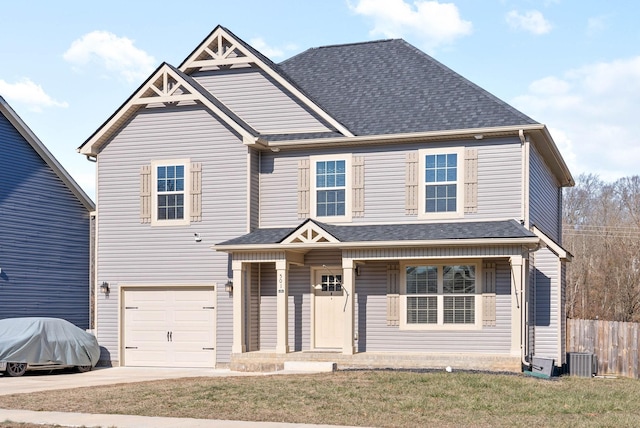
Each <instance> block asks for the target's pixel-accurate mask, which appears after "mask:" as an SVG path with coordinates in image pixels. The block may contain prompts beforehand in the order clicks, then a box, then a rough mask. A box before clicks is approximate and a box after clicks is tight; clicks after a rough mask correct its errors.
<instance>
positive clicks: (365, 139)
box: [267, 124, 545, 148]
mask: <svg viewBox="0 0 640 428" xmlns="http://www.w3.org/2000/svg"><path fill="white" fill-rule="evenodd" d="M544 128H545V126H544V125H542V124H535V125H526V126H522V125H520V126H499V127H492V128H471V129H452V130H447V131H426V132H411V133H403V134H382V135H357V136H354V137H344V136H340V137H330V138H313V139H302V140H282V141H270V142H268V143H267V146H268V147H269V148H271V147H280V148H286V147H304V146H311V145H316V144H321V145H325V146H326V145H327V144H335V145H340V144H363V143H367V144H372V143H373V144H384V143H394V142H395V143H404V142H407V141H416V140H421V141H424V140H429V139H443V138H446V139H456V138H475V137H476V136H478V135H482V136H483V137H484V138H487V137H491V136H506V135H514V136H517V135H518V132H519V131H521V130H522V131H543V130H544Z"/></svg>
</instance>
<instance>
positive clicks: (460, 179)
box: [418, 147, 465, 219]
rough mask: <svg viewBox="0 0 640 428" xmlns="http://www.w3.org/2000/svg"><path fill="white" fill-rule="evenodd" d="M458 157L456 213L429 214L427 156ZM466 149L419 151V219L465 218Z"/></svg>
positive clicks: (442, 148)
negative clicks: (426, 203) (453, 155)
mask: <svg viewBox="0 0 640 428" xmlns="http://www.w3.org/2000/svg"><path fill="white" fill-rule="evenodd" d="M454 153H455V154H456V155H458V162H457V165H456V169H457V170H456V178H457V180H456V211H448V212H441V213H428V212H427V208H426V206H425V201H426V197H427V195H426V186H427V181H426V177H425V168H426V156H427V155H442V154H454ZM464 168H465V164H464V147H440V148H437V149H435V148H432V149H420V150H418V218H421V219H448V218H461V217H464V171H465V170H464Z"/></svg>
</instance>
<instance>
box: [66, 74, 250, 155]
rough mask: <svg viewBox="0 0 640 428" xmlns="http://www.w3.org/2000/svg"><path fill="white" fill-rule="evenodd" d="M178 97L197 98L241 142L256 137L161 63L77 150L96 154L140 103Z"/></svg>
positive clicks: (142, 105) (139, 106)
mask: <svg viewBox="0 0 640 428" xmlns="http://www.w3.org/2000/svg"><path fill="white" fill-rule="evenodd" d="M180 101H197V102H199V103H201V104H202V105H204V106H205V107H207V108H208V109H209V110H210V111H211V112H212V113H214V114H215V115H216V116H218V117H219V118H220V119H221V120H222V121H223V122H224V123H225V124H227V125H229V127H231V128H232V129H233V130H234V131H236V132H237V133H238V134H240V135H241V136H242V140H243V142H244V143H245V144H254V143H255V142H256V141H257V138H256V137H255V136H253V135H251V134H250V133H249V132H247V130H246V129H244V128H243V127H242V126H240V124H238V123H237V122H236V121H235V120H233V119H231V118H230V117H229V116H228V115H227V114H226V113H225V112H223V111H222V110H221V109H220V108H219V107H218V106H216V105H215V104H214V103H212V102H211V101H210V100H209V99H207V98H206V97H205V96H204V95H203V94H201V93H200V92H199V91H198V90H197V89H195V88H194V87H193V86H192V85H191V84H190V83H189V82H187V81H186V80H184V79H183V78H182V77H181V76H180V75H179V74H178V73H176V72H175V71H174V70H173V69H172V68H171V67H170V66H169V65H168V64H163V65H161V66H160V67H159V68H158V70H156V72H155V73H154V74H153V75H151V77H150V78H149V79H147V81H146V82H145V83H144V84H143V85H142V86H141V87H140V88H139V89H138V91H137V92H136V93H135V94H134V95H133V96H132V97H131V98H129V100H128V101H127V102H126V103H125V104H124V105H123V106H122V107H120V109H119V110H118V111H116V113H115V114H114V115H113V116H111V118H110V119H109V120H108V121H107V122H106V123H105V124H104V125H102V127H101V128H100V129H99V130H98V131H96V133H95V134H93V136H91V138H90V139H89V140H87V141H86V142H85V143H84V144H83V145H82V146H80V148H79V149H78V151H79V152H80V153H81V154H84V155H87V156H96V155H97V153H98V150H99V148H100V146H102V144H104V143H105V142H106V141H107V140H108V139H109V137H110V136H111V135H112V133H113V132H115V130H117V129H119V127H120V126H121V125H122V124H123V122H124V121H126V120H127V119H128V118H129V117H131V115H132V114H133V113H134V112H135V111H137V110H138V109H140V108H141V107H144V106H146V105H148V104H153V103H177V102H180Z"/></svg>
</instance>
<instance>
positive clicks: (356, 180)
mask: <svg viewBox="0 0 640 428" xmlns="http://www.w3.org/2000/svg"><path fill="white" fill-rule="evenodd" d="M352 174H353V189H352V192H353V201H352V211H353V217H364V157H362V156H355V157H354V158H353V160H352Z"/></svg>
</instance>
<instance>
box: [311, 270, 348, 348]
mask: <svg viewBox="0 0 640 428" xmlns="http://www.w3.org/2000/svg"><path fill="white" fill-rule="evenodd" d="M314 277H315V278H314V283H313V292H314V318H315V319H314V341H315V348H316V349H319V348H320V349H321V348H325V349H331V348H342V345H343V344H342V332H343V330H344V328H343V320H344V307H345V304H346V301H345V294H344V290H343V289H342V271H341V270H339V269H332V270H328V269H322V270H318V271H316V273H315V275H314Z"/></svg>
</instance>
